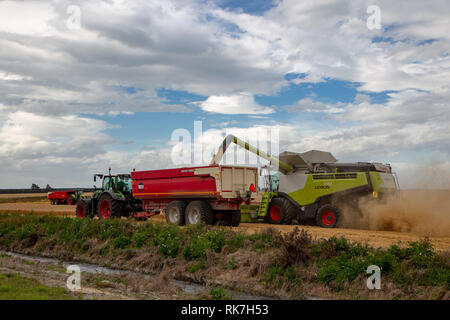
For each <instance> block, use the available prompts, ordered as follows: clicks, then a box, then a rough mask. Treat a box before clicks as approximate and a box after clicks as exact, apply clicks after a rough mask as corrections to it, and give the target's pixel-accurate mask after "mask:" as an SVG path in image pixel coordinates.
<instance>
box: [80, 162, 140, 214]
mask: <svg viewBox="0 0 450 320" xmlns="http://www.w3.org/2000/svg"><path fill="white" fill-rule="evenodd" d="M97 179H99V180H100V181H102V186H101V188H97V187H96V186H95V185H94V193H93V194H92V197H91V198H87V197H84V198H83V199H80V200H79V201H78V204H77V207H76V215H77V217H78V218H93V217H96V216H97V217H98V218H99V219H102V220H103V219H111V218H114V217H118V218H120V217H129V216H131V215H132V214H133V213H135V212H141V211H142V203H141V201H140V200H138V199H135V198H134V197H133V194H132V190H131V176H130V174H116V175H112V174H111V168H109V174H108V175H103V174H95V175H94V182H96V181H97Z"/></svg>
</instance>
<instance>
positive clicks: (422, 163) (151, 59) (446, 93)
mask: <svg viewBox="0 0 450 320" xmlns="http://www.w3.org/2000/svg"><path fill="white" fill-rule="evenodd" d="M373 6H375V8H374V7H373ZM449 16H450V6H449V5H448V1H445V0H442V1H439V0H434V1H406V0H405V1H384V0H379V1H373V0H372V1H364V0H360V1H350V0H336V1H332V0H316V1H297V0H273V1H270V0H260V1H257V0H249V1H237V0H216V1H213V0H190V1H187V0H177V1H170V0H161V1H153V0H129V1H122V0H103V1H102V0H98V1H88V0H79V1H68V0H54V1H45V0H42V1H10V0H4V1H0V177H1V179H0V188H27V187H30V186H31V184H32V183H36V184H38V185H39V186H41V187H45V185H46V184H50V185H51V186H52V187H74V186H82V187H90V186H91V185H92V183H93V182H92V175H93V174H94V173H102V172H103V173H104V172H107V169H108V167H111V168H112V171H113V172H121V173H125V172H130V171H131V170H133V169H136V170H150V169H160V168H170V167H175V166H181V165H183V164H184V165H186V166H189V165H194V164H195V165H197V164H208V163H209V161H210V159H211V155H212V153H213V152H214V151H215V150H216V148H217V147H218V146H219V144H220V143H221V141H222V139H223V138H224V137H225V135H226V134H230V133H231V134H234V135H236V136H238V137H241V138H243V139H244V140H245V139H246V140H249V141H250V142H252V141H256V142H255V143H257V144H259V145H260V146H262V145H265V144H266V143H268V142H269V141H272V142H273V141H274V139H275V140H276V143H277V146H276V148H275V147H274V148H273V150H272V151H278V152H282V151H285V150H289V151H294V152H305V151H308V150H312V149H314V150H323V151H330V152H332V153H333V155H334V156H335V157H336V158H337V159H338V160H339V161H342V162H347V161H351V162H353V161H378V162H383V163H390V164H391V165H392V167H393V169H394V171H396V172H397V173H398V176H399V180H400V185H401V187H402V188H415V187H420V186H424V184H426V185H427V186H432V187H437V188H450V183H449V181H450V174H449V172H450V161H449V152H450V128H449V122H450V121H449V120H450V106H449V101H450V81H449V79H450V19H449V18H448V17H449ZM199 123H200V124H201V134H200V135H199V134H196V133H195V130H194V128H195V127H196V126H197V128H198V124H199ZM186 132H187V133H188V134H189V136H186ZM179 133H182V134H184V135H182V136H183V137H184V139H185V140H183V141H184V142H185V143H186V139H187V140H189V141H190V145H189V146H190V147H191V148H192V154H190V155H189V158H190V159H191V160H192V161H191V163H179V162H177V161H176V159H177V157H176V155H177V154H179V152H180V150H182V147H183V146H186V144H182V140H181V138H180V135H179ZM197 133H198V132H197ZM274 137H275V138H274ZM198 146H201V147H202V149H201V150H202V152H201V155H202V156H201V157H200V158H198V157H197V156H195V152H194V151H195V150H200V149H194V148H196V147H198ZM180 148H181V149H180ZM190 150H191V149H190ZM230 152H233V150H231V151H230ZM239 152H241V151H236V154H238V153H239ZM273 153H275V152H273ZM174 155H175V156H174ZM236 157H237V158H238V157H239V156H238V155H236ZM174 159H175V160H174ZM184 159H188V158H184ZM227 159H228V158H227ZM228 160H229V159H228ZM185 162H186V161H185ZM226 163H228V162H226Z"/></svg>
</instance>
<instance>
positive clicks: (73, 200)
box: [67, 190, 86, 206]
mask: <svg viewBox="0 0 450 320" xmlns="http://www.w3.org/2000/svg"><path fill="white" fill-rule="evenodd" d="M85 197H86V196H85V195H84V191H83V190H75V192H74V193H73V194H72V195H71V196H70V197H69V199H67V203H68V204H70V205H72V206H73V205H76V204H78V201H80V200H81V199H84V198H85Z"/></svg>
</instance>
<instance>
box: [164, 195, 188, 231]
mask: <svg viewBox="0 0 450 320" xmlns="http://www.w3.org/2000/svg"><path fill="white" fill-rule="evenodd" d="M185 209H186V202H184V201H181V200H175V201H172V202H170V203H169V204H168V205H167V208H166V221H167V223H168V224H175V225H177V226H182V225H184V210H185Z"/></svg>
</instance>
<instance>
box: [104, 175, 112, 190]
mask: <svg viewBox="0 0 450 320" xmlns="http://www.w3.org/2000/svg"><path fill="white" fill-rule="evenodd" d="M110 187H111V178H110V177H105V178H104V179H103V189H104V190H109V188H110Z"/></svg>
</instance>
